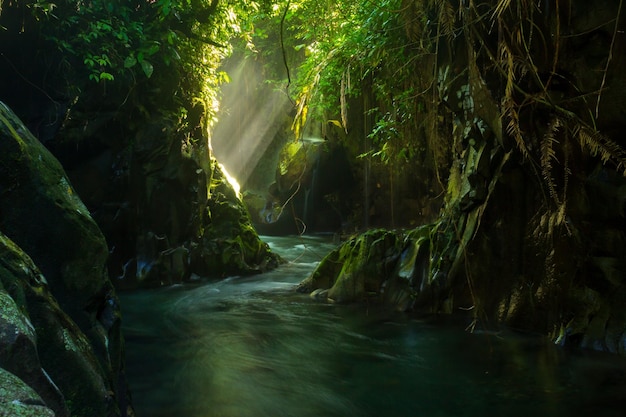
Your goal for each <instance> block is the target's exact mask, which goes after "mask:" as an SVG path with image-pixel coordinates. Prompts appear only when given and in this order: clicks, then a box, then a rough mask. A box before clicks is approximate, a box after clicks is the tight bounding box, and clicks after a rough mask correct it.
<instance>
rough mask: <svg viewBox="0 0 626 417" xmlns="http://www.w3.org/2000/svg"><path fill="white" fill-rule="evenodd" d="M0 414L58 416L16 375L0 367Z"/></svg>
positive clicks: (23, 416) (21, 416) (35, 416)
mask: <svg viewBox="0 0 626 417" xmlns="http://www.w3.org/2000/svg"><path fill="white" fill-rule="evenodd" d="M0 415H2V416H7V417H9V416H10V417H58V416H59V414H55V412H54V411H52V410H51V409H50V408H48V406H46V404H45V403H44V401H43V400H42V399H41V397H40V396H39V395H38V394H37V393H36V392H35V391H34V390H33V389H32V388H31V387H29V386H28V385H27V384H26V383H25V382H24V381H22V380H21V379H20V378H18V377H17V376H15V375H13V374H12V373H10V372H8V371H6V370H5V369H2V368H0Z"/></svg>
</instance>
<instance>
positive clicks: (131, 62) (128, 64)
mask: <svg viewBox="0 0 626 417" xmlns="http://www.w3.org/2000/svg"><path fill="white" fill-rule="evenodd" d="M135 65H137V59H136V58H135V57H134V56H127V57H126V59H125V60H124V68H132V67H134V66H135Z"/></svg>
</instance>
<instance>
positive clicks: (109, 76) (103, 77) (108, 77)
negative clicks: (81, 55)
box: [100, 72, 115, 81]
mask: <svg viewBox="0 0 626 417" xmlns="http://www.w3.org/2000/svg"><path fill="white" fill-rule="evenodd" d="M114 79H115V77H113V74H110V73H108V72H101V73H100V81H102V80H109V81H113V80H114Z"/></svg>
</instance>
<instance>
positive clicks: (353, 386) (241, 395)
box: [121, 237, 626, 417]
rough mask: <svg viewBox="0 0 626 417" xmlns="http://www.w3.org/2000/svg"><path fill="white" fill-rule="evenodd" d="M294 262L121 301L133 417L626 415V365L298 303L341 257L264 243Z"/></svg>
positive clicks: (515, 340)
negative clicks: (303, 284)
mask: <svg viewBox="0 0 626 417" xmlns="http://www.w3.org/2000/svg"><path fill="white" fill-rule="evenodd" d="M265 240H266V241H268V242H269V243H270V245H271V246H272V249H273V250H275V251H276V252H278V253H279V254H281V255H282V256H283V257H285V258H286V259H287V260H288V261H290V262H289V263H288V264H286V265H283V266H282V267H280V268H279V269H278V270H277V271H274V272H271V273H268V274H263V275H259V276H253V277H245V278H241V277H232V278H229V279H227V280H225V281H221V282H217V283H203V284H197V285H184V286H176V287H170V288H165V289H159V290H150V291H138V292H133V293H126V294H122V296H121V298H122V306H123V312H124V332H125V335H126V349H127V368H128V378H129V382H130V384H131V390H132V393H133V399H134V403H135V408H136V411H137V415H138V417H180V416H185V417H263V416H267V417H280V416H285V417H287V416H289V417H325V416H327V417H333V416H337V417H339V416H362V417H405V416H406V417H409V416H410V417H452V416H467V417H471V416H483V417H484V416H520V417H521V416H524V417H527V416H534V417H541V416H581V417H582V416H592V415H593V416H607V417H613V416H625V415H626V365H625V364H624V362H623V361H622V360H620V359H618V358H615V357H613V356H607V355H600V354H595V353H592V352H580V351H574V352H571V351H566V350H563V349H559V348H556V347H554V346H552V345H550V344H549V343H547V342H546V341H545V340H544V339H542V338H539V337H531V336H528V335H520V334H515V333H513V332H509V333H507V332H503V333H499V334H469V333H466V332H463V327H462V326H460V325H459V323H452V322H450V321H449V320H448V321H446V320H444V319H437V320H433V319H430V320H418V319H415V318H411V317H410V316H408V315H406V314H402V313H390V312H383V311H379V310H377V309H376V308H375V307H367V306H337V305H330V304H324V303H319V302H315V301H313V300H311V299H310V298H309V297H308V296H306V295H302V294H296V293H294V292H293V286H294V284H297V283H298V282H299V281H301V280H302V279H303V278H305V277H306V276H307V275H308V274H309V273H310V272H311V271H312V269H313V268H314V267H315V265H316V264H317V262H319V260H320V259H321V257H322V256H323V255H325V254H326V253H328V252H329V251H330V250H331V249H332V248H333V247H334V246H333V245H332V243H330V242H329V241H328V240H327V239H324V238H322V237H305V238H300V237H294V238H285V237H282V238H276V237H267V238H265Z"/></svg>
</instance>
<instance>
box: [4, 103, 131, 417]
mask: <svg viewBox="0 0 626 417" xmlns="http://www.w3.org/2000/svg"><path fill="white" fill-rule="evenodd" d="M0 155H1V156H0V193H1V194H2V198H1V199H0V230H1V231H2V233H3V234H4V235H6V236H7V238H8V239H10V241H12V242H14V243H15V245H14V246H16V247H19V248H20V250H23V251H24V252H25V253H27V254H28V256H29V257H30V258H31V259H32V261H33V262H34V264H35V265H36V266H37V268H38V270H40V271H41V273H42V274H43V275H44V276H45V279H46V282H47V286H46V289H48V288H49V290H50V294H51V296H50V297H54V299H55V300H56V301H58V307H56V302H55V303H52V302H48V301H46V302H33V303H32V304H31V305H30V306H29V307H28V308H29V309H30V310H31V311H30V313H29V314H32V315H35V316H37V317H38V318H39V320H40V323H41V326H40V327H39V328H37V327H36V330H37V338H38V345H37V346H38V354H39V357H40V359H41V361H42V362H46V363H48V364H49V365H48V367H49V369H48V372H49V374H50V375H51V376H52V378H53V380H54V379H55V378H56V381H55V383H56V385H57V386H58V387H60V389H61V390H62V391H64V392H63V393H64V396H65V397H66V400H70V401H72V404H76V405H77V406H78V405H79V404H82V405H84V406H85V407H88V408H82V411H79V410H78V409H73V410H72V411H73V415H76V416H79V415H85V416H86V415H89V416H100V415H101V416H105V415H106V416H111V415H120V413H121V415H126V413H127V388H126V385H125V378H124V376H123V368H124V365H123V341H122V337H121V333H120V312H119V305H118V302H117V298H116V295H115V291H114V289H113V286H112V285H111V282H110V281H109V279H108V274H107V270H106V259H107V256H108V250H107V245H106V242H105V240H104V237H103V236H102V233H101V232H100V230H99V229H98V226H97V225H96V223H95V222H94V221H93V219H92V218H91V216H90V214H89V212H88V211H87V209H86V208H85V206H84V205H83V203H82V202H81V200H80V199H79V198H78V196H77V195H76V192H75V191H74V189H73V188H72V186H71V184H70V182H69V180H68V178H67V176H66V175H65V173H64V171H63V169H62V167H61V165H60V164H59V163H58V161H57V160H56V159H55V158H54V157H53V156H52V155H51V154H50V152H48V151H47V149H46V148H45V147H44V146H43V145H42V144H41V143H40V142H39V141H38V140H37V139H35V138H34V137H33V136H32V135H31V134H30V132H29V131H28V130H27V129H26V128H25V127H24V125H23V124H22V123H21V121H20V120H19V119H18V118H17V117H16V116H15V115H14V114H13V112H12V111H11V110H10V109H8V108H7V107H6V106H5V105H4V104H2V103H0ZM7 242H8V240H7ZM11 247H12V246H11V244H8V243H7V244H5V248H4V256H3V259H6V258H7V257H9V258H10V257H11V256H12V257H14V258H15V257H17V258H22V256H21V255H17V254H15V253H17V251H16V250H15V249H11ZM11 254H14V255H11ZM16 262H17V263H16V265H18V266H19V265H22V264H24V261H16ZM9 266H11V265H8V266H7V265H5V268H8V267H9ZM11 268H12V269H14V270H15V271H16V272H12V274H13V275H15V274H17V273H18V272H19V268H17V267H11ZM11 268H9V269H11ZM16 268H17V269H16ZM29 270H34V267H30V266H29V267H28V269H27V270H25V272H23V273H26V272H28V271H29ZM9 275H11V274H9ZM17 276H19V275H17ZM8 279H9V281H11V280H12V283H11V282H9V283H8V284H3V285H5V288H6V289H7V292H8V293H9V294H11V293H12V291H17V293H16V294H18V295H17V296H16V297H17V298H13V299H14V300H15V301H16V304H17V306H19V307H20V308H22V306H24V305H25V304H24V303H25V301H24V296H20V295H19V294H20V291H19V288H18V287H19V285H18V286H17V287H16V288H18V289H14V288H12V287H11V286H13V287H15V286H16V285H17V284H16V282H17V281H16V279H14V278H8ZM24 279H26V278H24ZM24 279H22V280H24ZM27 280H28V279H27ZM7 286H9V287H7ZM42 291H43V290H42V289H41V287H40V288H39V289H37V290H36V291H35V292H36V293H37V292H38V293H39V294H40V295H41V294H43V293H42ZM21 292H22V293H24V292H25V290H22V291H21ZM50 297H48V296H45V297H44V298H46V300H48V298H50ZM23 311H24V312H25V311H26V310H23ZM31 320H33V318H32V317H31ZM64 329H65V330H64ZM68 329H69V330H68ZM24 335H25V339H24V340H31V344H32V339H29V338H28V337H26V333H24ZM74 347H75V349H74ZM57 348H58V349H57ZM68 364H71V366H68ZM65 368H67V369H65ZM74 371H76V373H74ZM42 395H43V394H42Z"/></svg>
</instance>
